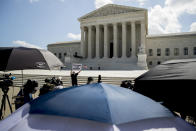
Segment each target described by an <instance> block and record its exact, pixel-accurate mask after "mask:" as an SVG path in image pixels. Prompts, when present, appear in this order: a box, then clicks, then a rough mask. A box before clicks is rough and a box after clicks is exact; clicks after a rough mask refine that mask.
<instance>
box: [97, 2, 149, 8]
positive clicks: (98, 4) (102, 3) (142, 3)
mask: <svg viewBox="0 0 196 131" xmlns="http://www.w3.org/2000/svg"><path fill="white" fill-rule="evenodd" d="M136 1H137V2H138V3H139V5H140V6H143V5H144V4H145V2H146V1H148V0H136ZM118 2H121V3H122V2H135V0H95V8H96V9H97V8H100V7H102V6H104V5H107V4H113V3H118Z"/></svg>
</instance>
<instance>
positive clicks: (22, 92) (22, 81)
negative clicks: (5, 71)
mask: <svg viewBox="0 0 196 131" xmlns="http://www.w3.org/2000/svg"><path fill="white" fill-rule="evenodd" d="M21 74H22V85H21V89H22V95H24V92H23V70H21Z"/></svg>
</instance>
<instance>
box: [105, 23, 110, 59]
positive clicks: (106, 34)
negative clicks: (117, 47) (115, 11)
mask: <svg viewBox="0 0 196 131" xmlns="http://www.w3.org/2000/svg"><path fill="white" fill-rule="evenodd" d="M108 40H109V38H108V25H107V24H105V25H104V58H108V56H109V55H108V48H109V47H108V45H109V42H108Z"/></svg>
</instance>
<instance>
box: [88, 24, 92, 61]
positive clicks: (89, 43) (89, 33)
mask: <svg viewBox="0 0 196 131" xmlns="http://www.w3.org/2000/svg"><path fill="white" fill-rule="evenodd" d="M88 58H89V59H91V58H92V26H88Z"/></svg>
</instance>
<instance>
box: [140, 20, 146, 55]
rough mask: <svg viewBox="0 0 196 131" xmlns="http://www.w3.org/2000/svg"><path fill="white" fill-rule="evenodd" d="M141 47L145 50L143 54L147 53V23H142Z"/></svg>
mask: <svg viewBox="0 0 196 131" xmlns="http://www.w3.org/2000/svg"><path fill="white" fill-rule="evenodd" d="M141 47H142V48H143V53H144V54H145V53H146V27H145V22H144V21H141Z"/></svg>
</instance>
